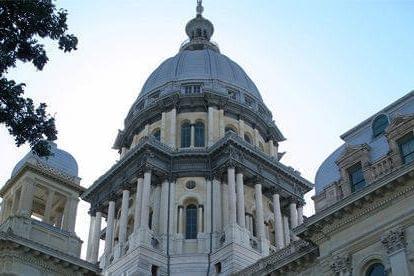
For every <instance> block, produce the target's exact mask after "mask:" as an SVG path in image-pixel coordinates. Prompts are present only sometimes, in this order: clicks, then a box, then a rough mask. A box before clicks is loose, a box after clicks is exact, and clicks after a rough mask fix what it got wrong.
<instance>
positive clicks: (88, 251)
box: [86, 215, 96, 262]
mask: <svg viewBox="0 0 414 276" xmlns="http://www.w3.org/2000/svg"><path fill="white" fill-rule="evenodd" d="M95 219H96V216H93V215H91V220H90V223H89V235H88V246H87V248H86V260H87V261H89V262H90V261H91V255H92V247H93V240H92V239H93V233H94V229H93V228H94V227H95Z"/></svg>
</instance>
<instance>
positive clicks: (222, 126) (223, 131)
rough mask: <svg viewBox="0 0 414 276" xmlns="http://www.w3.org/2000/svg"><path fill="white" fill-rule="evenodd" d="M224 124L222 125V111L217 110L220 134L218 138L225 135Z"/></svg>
mask: <svg viewBox="0 0 414 276" xmlns="http://www.w3.org/2000/svg"><path fill="white" fill-rule="evenodd" d="M225 129H226V126H225V123H224V110H223V109H220V110H219V132H220V137H223V136H224V134H225Z"/></svg>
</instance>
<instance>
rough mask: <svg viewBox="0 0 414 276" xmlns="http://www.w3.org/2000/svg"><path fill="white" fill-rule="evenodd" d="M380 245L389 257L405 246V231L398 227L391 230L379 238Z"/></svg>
mask: <svg viewBox="0 0 414 276" xmlns="http://www.w3.org/2000/svg"><path fill="white" fill-rule="evenodd" d="M381 243H382V245H383V246H384V247H385V249H386V251H387V253H388V254H389V255H391V254H393V253H395V252H397V251H399V250H401V249H405V248H406V246H407V243H406V236H405V231H404V230H403V229H402V228H400V227H399V228H395V229H392V230H390V231H388V232H387V233H386V234H385V235H384V236H382V237H381Z"/></svg>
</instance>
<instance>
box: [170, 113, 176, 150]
mask: <svg viewBox="0 0 414 276" xmlns="http://www.w3.org/2000/svg"><path fill="white" fill-rule="evenodd" d="M176 139H177V109H176V108H175V107H174V108H173V109H172V110H171V125H170V145H171V147H172V148H175V147H176V142H175V141H176Z"/></svg>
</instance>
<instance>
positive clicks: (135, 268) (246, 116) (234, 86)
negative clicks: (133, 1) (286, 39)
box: [82, 3, 313, 275]
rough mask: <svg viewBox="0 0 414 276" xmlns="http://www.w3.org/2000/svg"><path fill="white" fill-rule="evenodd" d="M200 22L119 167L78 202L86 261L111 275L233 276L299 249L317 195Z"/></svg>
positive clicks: (160, 76)
mask: <svg viewBox="0 0 414 276" xmlns="http://www.w3.org/2000/svg"><path fill="white" fill-rule="evenodd" d="M202 12H203V8H202V6H201V3H199V4H198V6H197V15H196V17H195V18H194V19H192V20H190V21H189V22H188V24H187V25H186V29H185V31H186V33H187V35H188V37H189V39H188V41H186V42H185V43H183V44H182V45H181V47H180V50H179V52H178V54H177V55H176V56H174V57H172V58H169V59H167V60H166V61H164V62H163V63H162V64H161V65H160V66H159V67H158V68H157V69H156V70H155V71H154V72H153V73H152V74H151V75H150V77H149V78H148V80H147V81H146V83H145V84H144V86H143V88H142V91H141V93H140V94H139V96H138V98H137V100H136V101H135V103H134V104H133V106H132V107H131V109H130V111H129V113H128V116H127V117H126V119H125V127H124V129H123V130H122V131H120V132H119V134H118V136H117V138H116V141H115V145H114V148H115V149H118V150H119V152H120V160H119V162H117V163H116V164H115V165H114V166H113V167H112V168H111V169H110V170H108V171H107V172H106V173H105V174H104V175H102V176H101V177H100V178H99V179H98V180H97V181H96V182H95V183H94V184H93V185H92V186H91V187H90V188H89V189H88V190H87V191H86V192H85V193H83V195H82V199H84V200H86V201H88V202H90V203H91V209H90V215H91V226H90V234H89V243H88V250H87V260H88V261H90V262H92V263H99V265H100V267H101V268H102V273H103V274H105V275H151V274H152V275H216V274H222V275H229V274H231V273H233V272H236V271H238V270H240V269H242V268H244V267H246V266H247V265H249V264H252V263H255V262H256V261H257V260H259V259H261V258H263V257H264V256H267V255H269V254H270V253H271V252H275V251H277V250H279V249H280V248H284V247H285V246H287V245H288V244H289V243H290V242H291V241H293V240H296V239H297V237H295V236H293V235H292V232H291V229H293V228H294V227H296V226H297V225H299V224H301V223H302V222H303V205H304V198H303V195H304V193H306V192H308V191H309V190H311V189H312V187H313V185H312V183H310V182H308V181H307V180H305V179H304V178H302V177H301V176H300V173H299V172H297V171H295V170H294V169H292V168H290V167H287V166H285V165H283V164H282V163H281V162H280V159H281V157H282V154H280V153H279V152H278V144H279V142H281V141H283V140H284V137H283V135H282V134H281V132H280V131H279V129H278V128H277V126H276V125H275V123H274V121H273V119H272V114H271V112H270V111H269V110H268V109H267V107H266V105H265V104H264V103H263V100H262V98H261V96H260V93H259V91H258V89H257V87H256V85H255V84H254V83H253V81H252V80H251V79H250V78H249V77H248V76H247V74H246V73H245V72H244V70H243V69H242V68H241V67H240V66H239V65H237V64H236V63H235V62H234V61H232V60H231V59H229V58H228V57H227V56H225V55H223V54H221V52H220V50H219V47H218V46H217V44H216V43H214V42H212V41H211V40H210V38H211V36H212V35H213V31H214V27H213V24H212V23H211V22H210V21H209V20H207V19H206V18H204V17H203V16H202ZM103 220H106V227H103V226H102V225H103V223H102V221H103ZM100 239H103V240H104V241H105V248H104V249H103V254H102V255H101V256H99V253H98V252H99V251H100V249H99V248H98V245H99V240H100ZM101 251H102V248H101Z"/></svg>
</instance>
